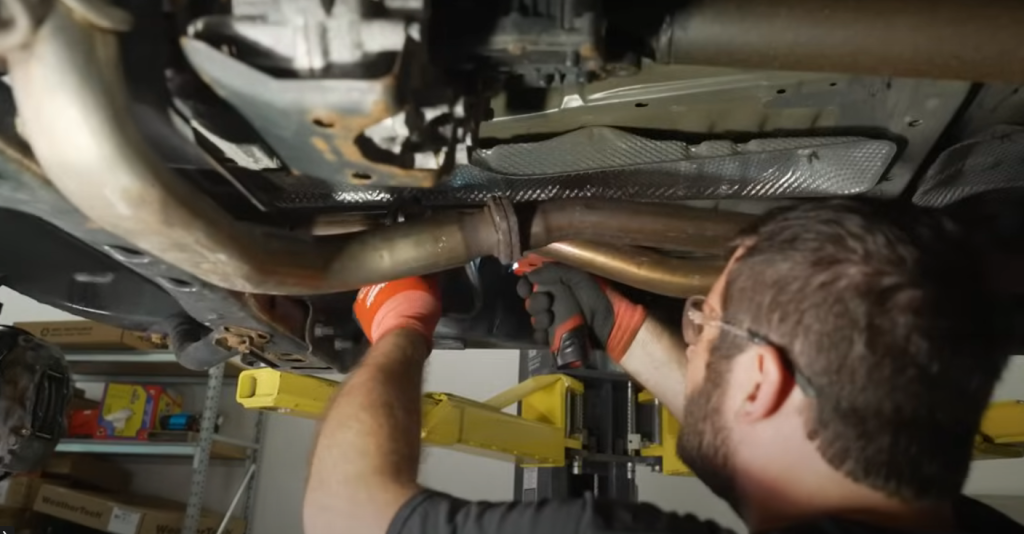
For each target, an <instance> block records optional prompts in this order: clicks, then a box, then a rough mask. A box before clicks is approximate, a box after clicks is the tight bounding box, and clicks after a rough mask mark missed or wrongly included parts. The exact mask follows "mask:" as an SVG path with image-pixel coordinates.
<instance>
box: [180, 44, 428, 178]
mask: <svg viewBox="0 0 1024 534" xmlns="http://www.w3.org/2000/svg"><path fill="white" fill-rule="evenodd" d="M182 50H183V51H184V52H185V55H186V56H187V57H188V59H189V61H190V62H191V64H192V66H193V67H194V68H195V69H196V72H198V73H199V75H200V76H201V77H202V78H203V80H204V81H205V82H206V83H207V84H208V85H209V86H210V87H211V88H213V90H214V91H216V92H217V93H218V94H219V95H220V96H221V98H223V99H224V100H226V101H228V102H230V103H231V104H232V105H233V106H234V107H235V108H237V109H238V111H239V112H240V113H241V114H242V115H244V116H245V118H246V119H248V120H249V122H250V123H251V124H252V126H253V127H254V128H256V130H257V131H258V132H259V133H260V135H261V136H263V138H264V140H266V142H267V143H268V144H269V145H270V146H271V147H272V148H273V149H274V150H275V151H276V152H277V154H278V155H279V156H280V157H281V159H282V160H283V161H284V162H285V163H287V164H288V165H289V166H290V167H291V168H292V169H295V170H296V171H298V172H301V173H304V174H308V175H310V176H316V177H319V178H321V179H324V180H330V181H332V182H342V183H345V182H350V183H355V184H371V185H388V186H405V187H429V186H431V185H433V184H434V182H435V181H436V180H437V174H438V173H437V171H435V170H421V169H403V168H399V167H396V166H392V165H384V164H380V163H376V162H373V161H370V160H369V159H367V158H366V156H365V155H364V154H363V152H362V150H360V148H359V147H358V146H357V145H356V139H357V138H358V137H359V136H360V135H361V134H362V133H363V131H364V130H366V129H367V128H369V127H370V126H372V125H374V124H377V123H379V122H381V121H383V120H385V119H388V118H390V117H392V116H393V115H395V114H397V113H398V112H399V111H400V110H399V109H398V108H397V104H396V102H395V101H394V96H395V84H396V76H395V74H394V73H391V74H387V75H385V76H383V77H381V78H378V79H315V80H309V79H298V78H275V77H273V76H270V75H268V74H265V73H263V72H261V71H259V70H257V69H255V68H253V67H251V66H249V65H246V64H245V63H243V62H241V61H239V60H237V59H235V58H233V57H231V56H229V55H227V54H225V53H223V52H221V51H220V50H218V49H216V48H214V47H212V46H210V45H208V44H206V43H204V42H202V41H199V40H197V39H193V38H188V37H186V38H182Z"/></svg>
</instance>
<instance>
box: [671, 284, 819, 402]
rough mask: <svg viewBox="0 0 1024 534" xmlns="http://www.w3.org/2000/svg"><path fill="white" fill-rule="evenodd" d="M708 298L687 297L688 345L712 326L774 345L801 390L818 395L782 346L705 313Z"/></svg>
mask: <svg viewBox="0 0 1024 534" xmlns="http://www.w3.org/2000/svg"><path fill="white" fill-rule="evenodd" d="M706 300H707V297H690V298H688V299H686V305H685V306H684V308H683V340H684V341H686V344H687V345H696V344H697V343H699V342H700V338H701V336H702V335H703V334H704V329H705V328H707V327H712V328H718V329H719V330H720V331H722V332H728V333H730V334H733V335H736V336H740V337H742V338H744V339H746V340H747V341H749V342H750V343H753V344H755V345H764V346H768V347H773V348H774V349H775V351H776V352H778V353H779V357H780V358H782V364H783V365H784V366H785V367H786V371H787V372H789V374H791V375H793V381H794V382H796V385H797V387H799V388H800V391H803V392H804V395H806V396H808V397H812V398H813V397H815V396H817V392H816V391H815V389H814V386H813V385H812V384H811V381H810V380H809V379H808V378H807V375H805V374H804V373H803V372H801V371H800V368H799V367H797V366H796V363H795V362H793V360H792V359H790V358H789V355H788V354H786V351H785V350H784V349H783V348H782V347H779V346H778V345H776V344H774V343H772V342H770V341H768V339H767V338H765V337H764V336H762V335H760V334H758V333H756V332H754V331H752V330H749V329H746V328H741V327H739V326H736V325H733V324H729V323H727V322H725V321H721V320H719V319H712V318H711V317H709V316H708V315H707V314H706V313H704V303H705V301H706Z"/></svg>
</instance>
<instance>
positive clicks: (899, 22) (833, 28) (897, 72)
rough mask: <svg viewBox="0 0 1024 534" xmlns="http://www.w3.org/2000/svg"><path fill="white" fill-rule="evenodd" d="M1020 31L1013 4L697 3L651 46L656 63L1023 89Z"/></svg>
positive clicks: (958, 0) (1019, 9)
mask: <svg viewBox="0 0 1024 534" xmlns="http://www.w3.org/2000/svg"><path fill="white" fill-rule="evenodd" d="M669 4H671V3H669ZM1022 27H1024V3H1022V2H1019V1H1017V0H984V1H979V2H969V1H966V0H899V1H896V2H894V1H892V0H857V1H853V0H843V1H835V0H771V1H762V0H694V1H691V2H687V3H686V4H685V7H682V8H680V9H678V10H675V11H674V12H671V13H669V14H667V18H666V20H665V23H664V25H663V26H662V29H661V31H660V32H659V33H658V35H657V37H656V38H655V39H654V43H653V45H654V51H655V58H656V60H657V61H658V62H659V63H672V64H688V65H711V66H721V67H743V68H753V69H775V70H794V71H821V72H842V73H856V74H871V75H890V76H907V77H918V78H933V79H959V80H968V81H975V82H989V81H1005V82H1016V83H1021V82H1024V47H1021V46H1020V29H1021V28H1022Z"/></svg>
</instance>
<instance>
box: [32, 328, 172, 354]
mask: <svg viewBox="0 0 1024 534" xmlns="http://www.w3.org/2000/svg"><path fill="white" fill-rule="evenodd" d="M14 326H15V327H17V328H20V329H22V330H25V331H26V332H29V333H30V334H32V335H34V336H36V337H38V338H39V339H42V340H44V341H48V342H50V343H53V344H54V345H57V346H58V347H60V348H62V349H72V350H125V349H134V350H161V349H165V348H166V347H165V346H162V345H161V344H158V343H154V342H153V341H152V340H150V339H149V338H148V337H147V336H146V335H145V334H140V333H138V332H129V331H128V330H121V329H120V328H116V327H113V326H108V325H105V324H103V323H95V322H92V321H39V322H30V323H14Z"/></svg>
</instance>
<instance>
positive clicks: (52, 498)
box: [32, 484, 245, 534]
mask: <svg viewBox="0 0 1024 534" xmlns="http://www.w3.org/2000/svg"><path fill="white" fill-rule="evenodd" d="M32 509H33V510H35V511H37V512H40V513H43V514H47V515H51V516H53V517H59V518H61V519H65V520H67V521H70V522H72V523H75V524H78V525H82V526H86V527H89V528H93V529H96V530H99V531H102V532H109V533H111V534H180V532H181V527H182V523H183V522H184V521H185V505H184V504H182V503H179V502H175V501H170V500H167V499H159V498H156V497H143V496H141V495H106V494H102V493H90V492H86V491H80V490H73V489H68V488H61V487H57V486H50V485H48V484H44V485H43V486H42V488H40V490H39V495H38V497H36V502H35V505H34V506H33V508H32ZM222 519H223V518H222V517H220V516H219V515H216V514H213V513H212V512H206V511H204V512H203V515H202V517H201V518H200V520H199V532H216V531H217V527H218V526H220V522H221V520H222ZM243 532H245V521H244V520H242V519H240V518H235V517H233V518H231V520H230V521H228V524H227V526H226V527H225V529H224V534H243Z"/></svg>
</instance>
